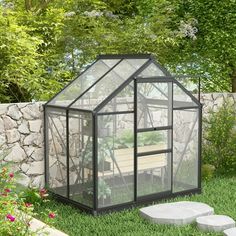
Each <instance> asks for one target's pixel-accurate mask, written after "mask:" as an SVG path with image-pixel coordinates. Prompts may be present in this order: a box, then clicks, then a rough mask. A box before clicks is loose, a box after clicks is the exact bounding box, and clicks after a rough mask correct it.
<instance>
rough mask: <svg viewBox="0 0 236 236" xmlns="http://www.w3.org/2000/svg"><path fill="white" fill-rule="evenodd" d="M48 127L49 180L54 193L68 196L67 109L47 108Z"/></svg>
mask: <svg viewBox="0 0 236 236" xmlns="http://www.w3.org/2000/svg"><path fill="white" fill-rule="evenodd" d="M46 111H47V112H46V116H47V122H48V124H47V127H48V132H47V133H48V137H47V140H48V143H47V150H48V180H49V188H50V190H51V191H53V192H54V193H57V194H59V195H61V196H64V197H66V196H67V156H66V111H65V110H59V109H49V108H47V110H46Z"/></svg>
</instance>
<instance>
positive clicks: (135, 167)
mask: <svg viewBox="0 0 236 236" xmlns="http://www.w3.org/2000/svg"><path fill="white" fill-rule="evenodd" d="M137 109H138V108H137V81H136V79H134V202H137V191H138V188H137V185H138V180H137V177H138V176H137V175H138V160H137V158H138V157H137V132H138V127H137V125H138V124H137Z"/></svg>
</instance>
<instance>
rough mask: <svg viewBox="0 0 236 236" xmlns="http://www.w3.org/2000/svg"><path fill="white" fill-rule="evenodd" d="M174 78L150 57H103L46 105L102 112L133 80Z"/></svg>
mask: <svg viewBox="0 0 236 236" xmlns="http://www.w3.org/2000/svg"><path fill="white" fill-rule="evenodd" d="M163 76H170V73H169V72H168V71H167V70H165V69H164V68H163V67H162V66H161V65H160V64H158V63H157V62H156V61H155V59H154V58H153V57H152V56H151V55H150V54H136V55H100V56H98V57H97V59H96V61H95V62H93V63H92V64H91V65H90V66H88V67H87V68H86V69H85V70H84V71H83V72H82V73H81V74H80V75H79V76H78V77H76V78H75V79H74V80H73V81H72V82H71V83H69V84H68V85H67V86H66V87H65V88H64V89H63V90H62V91H60V92H59V93H58V94H56V95H55V96H54V97H53V98H52V99H51V100H50V101H49V102H48V103H47V104H46V105H49V106H53V107H58V108H70V109H77V110H83V111H99V110H100V109H101V108H102V107H103V106H105V105H106V104H107V103H108V102H110V101H111V100H112V98H113V97H114V96H115V95H116V94H117V93H119V92H120V91H121V90H122V89H124V88H125V87H126V86H127V85H129V86H133V85H131V84H130V83H131V82H132V80H133V78H154V77H163Z"/></svg>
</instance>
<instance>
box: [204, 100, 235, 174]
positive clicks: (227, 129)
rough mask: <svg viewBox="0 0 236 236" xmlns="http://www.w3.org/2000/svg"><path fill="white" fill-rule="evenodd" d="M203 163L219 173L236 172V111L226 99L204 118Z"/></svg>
mask: <svg viewBox="0 0 236 236" xmlns="http://www.w3.org/2000/svg"><path fill="white" fill-rule="evenodd" d="M203 130H204V133H203V140H204V141H203V163H204V164H210V165H213V166H214V167H215V170H216V173H218V174H232V173H234V174H235V173H236V111H235V108H234V106H233V105H232V104H231V103H230V102H229V101H226V102H225V103H224V104H223V106H221V107H220V108H219V109H218V110H217V111H216V112H213V111H211V112H210V115H209V116H208V117H207V118H206V119H205V120H204V127H203Z"/></svg>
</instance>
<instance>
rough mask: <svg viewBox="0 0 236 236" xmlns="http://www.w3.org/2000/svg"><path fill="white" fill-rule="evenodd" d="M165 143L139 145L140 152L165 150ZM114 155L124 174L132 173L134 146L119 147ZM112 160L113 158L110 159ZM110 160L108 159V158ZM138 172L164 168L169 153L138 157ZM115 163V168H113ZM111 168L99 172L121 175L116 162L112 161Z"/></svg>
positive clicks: (107, 174)
mask: <svg viewBox="0 0 236 236" xmlns="http://www.w3.org/2000/svg"><path fill="white" fill-rule="evenodd" d="M163 147H165V146H164V145H150V146H144V147H139V152H150V151H156V150H163V149H164V148H163ZM114 157H115V160H116V162H117V165H118V167H119V168H120V171H121V173H122V175H125V174H129V173H132V172H133V171H134V169H133V166H134V164H133V163H134V150H133V148H125V149H118V150H115V151H114ZM110 160H111V159H110ZM107 161H108V160H107ZM137 161H138V172H142V171H155V170H157V169H162V168H164V167H166V166H167V155H166V154H165V153H162V154H154V155H149V156H142V157H138V160H137ZM113 165H114V169H113ZM111 167H112V168H111V170H108V171H104V172H99V173H98V176H110V175H117V176H118V175H119V174H120V173H119V170H118V168H117V167H116V165H115V163H113V162H112V161H111Z"/></svg>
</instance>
